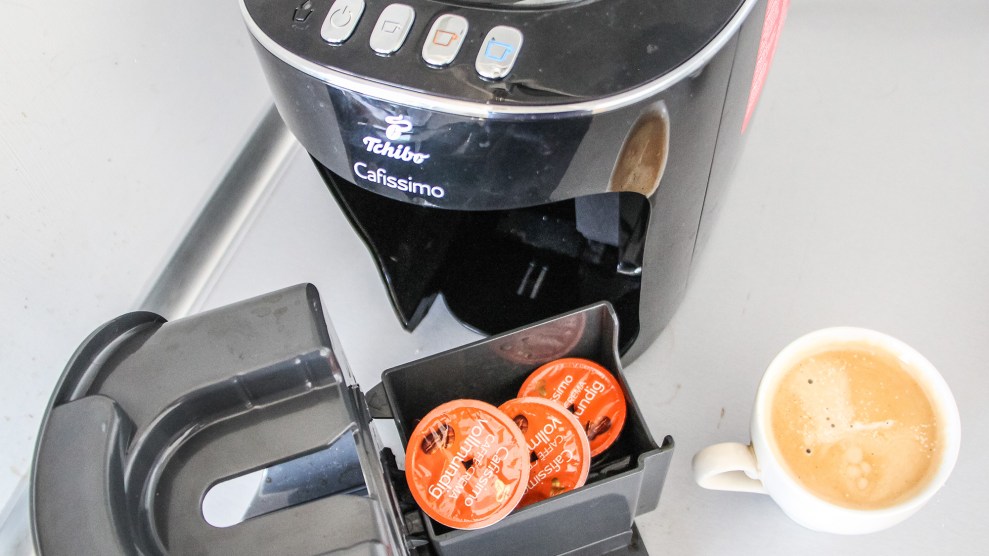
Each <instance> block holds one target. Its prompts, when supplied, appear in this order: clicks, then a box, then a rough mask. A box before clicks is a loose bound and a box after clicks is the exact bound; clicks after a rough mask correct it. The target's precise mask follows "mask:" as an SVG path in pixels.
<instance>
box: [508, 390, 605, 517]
mask: <svg viewBox="0 0 989 556" xmlns="http://www.w3.org/2000/svg"><path fill="white" fill-rule="evenodd" d="M498 409H500V410H501V411H503V412H504V413H505V415H508V417H510V418H511V419H512V420H513V421H514V422H515V424H516V425H518V427H519V429H520V430H521V431H522V435H523V436H525V441H526V448H527V450H528V451H529V462H530V463H531V468H530V469H529V482H528V485H527V486H526V491H525V495H524V496H523V497H522V501H521V502H519V507H522V506H528V505H529V504H533V503H535V502H538V501H540V500H545V499H546V498H550V497H552V496H556V495H558V494H562V493H564V492H567V491H570V490H573V489H575V488H578V487H581V486H584V483H585V482H587V473H588V471H589V470H590V465H591V446H590V444H589V443H588V441H587V434H586V433H585V432H584V429H583V427H581V425H580V422H579V421H577V418H576V417H574V416H573V414H572V413H570V412H569V411H567V410H566V409H564V408H563V406H561V405H560V404H558V403H555V402H552V401H549V400H547V399H544V398H535V397H532V398H516V399H514V400H509V401H507V402H505V403H503V404H502V405H501V406H500V407H499V408H498Z"/></svg>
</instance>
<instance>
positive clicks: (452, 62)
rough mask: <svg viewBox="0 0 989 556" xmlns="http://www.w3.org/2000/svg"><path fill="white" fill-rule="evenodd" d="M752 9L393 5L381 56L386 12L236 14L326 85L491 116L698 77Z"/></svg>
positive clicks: (617, 99) (327, 8) (341, 5)
mask: <svg viewBox="0 0 989 556" xmlns="http://www.w3.org/2000/svg"><path fill="white" fill-rule="evenodd" d="M756 3H757V0H703V1H697V0H665V1H662V2H642V1H641V0H597V1H580V2H571V1H565V0H561V1H553V0H550V1H549V2H538V1H536V2H512V1H510V0H454V1H452V2H438V1H434V0H404V1H403V3H402V4H401V5H402V6H403V7H405V8H409V9H410V10H411V12H412V13H413V14H414V17H413V18H411V19H405V20H403V21H411V23H409V24H408V25H410V27H409V28H406V27H402V28H401V32H402V33H407V35H404V38H403V39H402V42H401V45H399V46H398V47H397V48H395V49H394V50H391V51H390V52H389V53H387V54H382V53H381V50H375V49H373V48H372V47H371V46H370V45H371V43H372V42H375V43H377V41H378V39H380V38H381V35H382V33H384V32H385V29H386V28H388V29H397V27H394V26H393V27H389V26H388V24H389V21H390V20H389V19H388V18H387V14H385V12H384V10H385V8H386V7H388V8H390V7H392V6H394V5H395V4H386V3H381V4H378V3H375V4H373V5H370V4H367V5H366V4H365V2H364V0H335V1H332V2H331V1H330V0H323V1H320V2H317V1H315V0H306V1H305V2H303V3H301V5H300V2H299V1H298V0H276V1H270V0H241V11H242V14H243V16H244V20H245V22H246V23H247V27H248V29H249V31H250V32H251V34H252V36H253V37H254V39H255V40H256V41H257V43H258V44H259V45H260V46H261V47H262V48H264V49H265V50H267V51H268V52H270V53H271V54H272V55H274V56H275V57H276V58H278V59H280V60H281V61H282V62H285V63H286V64H287V65H288V66H289V67H290V68H294V70H297V71H301V72H303V73H305V74H308V75H310V76H312V77H314V78H316V79H318V80H321V81H323V82H326V83H328V84H330V85H332V86H334V87H337V88H340V89H345V90H348V91H354V92H357V93H360V94H363V95H367V96H370V97H374V98H377V99H381V100H385V101H388V102H394V103H398V104H404V105H407V106H415V107H419V108H424V109H429V110H435V111H438V112H445V113H450V114H459V115H465V116H476V117H495V116H498V115H512V114H516V115H520V114H557V113H571V112H591V113H597V112H605V111H609V110H614V109H617V108H621V107H623V106H627V105H630V104H633V103H635V102H638V101H641V100H643V99H646V98H649V97H651V96H653V95H655V94H657V93H659V92H661V91H663V90H665V89H666V88H668V87H669V86H671V85H673V84H674V83H677V82H678V81H680V80H682V79H684V78H685V77H687V76H689V75H691V74H693V73H695V72H697V71H699V70H701V69H702V68H703V67H704V65H706V64H707V63H708V61H710V60H711V58H712V57H713V56H714V55H715V54H717V53H718V52H719V51H720V50H721V49H722V48H723V47H724V46H725V45H726V44H728V42H729V41H730V40H731V38H732V37H733V36H734V35H735V33H736V32H737V31H738V29H739V27H740V26H741V24H742V23H743V22H744V21H745V19H746V18H747V17H748V15H749V13H750V12H751V11H752V9H753V8H754V7H755V5H756ZM358 8H359V9H358ZM299 10H302V11H299ZM406 13H408V11H406ZM341 14H344V15H347V16H349V15H353V16H354V17H346V18H345V19H346V22H347V25H346V33H343V34H342V33H340V32H339V31H338V28H336V27H334V25H335V23H334V22H340V21H343V19H341V18H344V15H341ZM335 17H336V18H337V19H334V18H335ZM446 20H449V21H450V22H451V23H450V24H451V25H453V24H455V27H456V28H455V29H454V27H449V26H448V25H446V24H445V23H443V22H444V21H446ZM327 26H329V27H330V28H332V29H331V31H330V35H332V36H330V35H327V34H326V33H324V32H323V30H324V28H326V27H327ZM344 34H345V35H346V36H345V37H344V36H343V35H344ZM328 37H329V38H328ZM434 43H435V44H434Z"/></svg>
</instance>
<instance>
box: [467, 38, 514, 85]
mask: <svg viewBox="0 0 989 556" xmlns="http://www.w3.org/2000/svg"><path fill="white" fill-rule="evenodd" d="M521 48H522V32H521V31H519V30H518V29H516V28H514V27H508V26H507V25H499V26H497V27H495V28H494V29H492V30H490V31H488V34H487V36H485V37H484V42H483V43H481V50H480V51H479V52H478V53H477V60H475V61H474V69H475V70H477V73H478V75H480V76H481V77H487V78H488V79H501V78H503V77H505V76H506V75H508V73H509V72H510V71H512V67H513V66H514V65H515V59H516V58H517V57H518V55H519V49H521Z"/></svg>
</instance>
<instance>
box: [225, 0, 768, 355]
mask: <svg viewBox="0 0 989 556" xmlns="http://www.w3.org/2000/svg"><path fill="white" fill-rule="evenodd" d="M765 5H766V2H765V0H704V1H697V0H663V1H649V2H646V1H642V0H582V1H580V0H448V1H443V2H439V1H433V0H405V1H403V2H402V3H389V2H379V1H371V0H367V1H365V0H336V1H331V0H242V11H243V15H244V19H245V21H246V22H247V27H248V29H249V30H250V33H251V35H252V37H253V38H254V41H255V45H256V47H257V48H256V49H257V52H258V54H259V56H260V59H261V62H262V66H263V68H264V71H265V74H266V76H267V78H268V82H269V83H270V85H271V88H272V90H273V92H274V97H275V103H276V105H277V107H278V111H279V113H280V114H281V116H282V118H283V119H284V120H285V122H286V123H287V124H288V127H289V128H290V129H291V131H292V132H293V133H294V134H295V136H296V137H297V138H298V139H299V141H300V142H301V143H302V145H303V146H304V147H305V148H306V149H307V150H308V151H309V153H310V154H311V155H312V157H313V159H314V161H315V163H316V165H317V167H318V169H319V171H320V173H321V174H322V176H323V178H324V180H325V182H326V185H327V186H328V188H329V189H330V191H331V192H332V193H333V195H334V196H335V197H336V199H337V201H338V202H339V204H340V205H341V206H342V207H343V209H344V212H345V213H346V214H347V216H348V217H349V219H350V221H351V223H352V224H353V226H354V228H355V229H356V230H357V231H358V233H359V234H360V235H361V237H362V238H363V239H364V241H365V242H366V243H367V245H368V247H369V249H370V250H371V252H372V253H373V255H374V257H375V259H376V262H377V264H378V267H379V269H380V271H381V275H382V277H383V279H384V281H385V284H386V285H387V289H388V292H389V295H390V296H391V300H392V303H393V305H394V307H395V310H396V313H397V314H398V316H399V318H400V319H401V321H402V323H403V324H404V326H405V327H406V328H408V329H413V328H415V326H416V325H417V324H418V323H419V322H420V320H421V319H422V318H423V316H424V315H425V313H426V312H427V311H428V309H429V307H430V305H431V304H432V302H433V300H434V299H435V297H436V296H437V295H438V294H442V295H443V296H444V298H445V301H446V304H447V306H448V307H449V309H450V311H451V312H452V313H453V314H454V315H455V316H456V317H457V318H458V319H459V320H460V321H461V322H463V323H464V324H465V325H467V326H469V327H471V328H474V329H476V330H478V331H480V332H483V333H498V332H502V331H505V330H509V329H512V328H515V327H517V326H522V325H525V324H527V323H531V322H534V321H536V320H539V319H543V318H547V317H549V316H551V315H556V314H559V313H562V312H565V311H569V310H573V309H575V308H577V307H581V306H584V305H586V304H588V303H592V302H596V301H599V300H606V301H609V302H610V303H611V304H612V305H613V306H614V307H615V309H616V311H617V313H618V315H619V319H620V321H621V331H622V335H621V338H620V350H621V352H622V353H623V358H624V359H625V360H626V361H629V360H630V359H631V358H634V357H635V356H636V355H638V354H639V353H640V352H641V351H642V350H644V349H645V347H647V346H648V344H649V343H650V342H652V340H653V339H655V337H656V336H657V335H658V334H659V332H660V331H661V330H662V328H663V327H664V326H665V325H666V323H667V322H668V321H669V319H670V318H671V316H672V314H673V311H674V310H675V308H676V306H677V304H678V302H679V300H680V298H681V296H682V292H683V290H684V286H685V283H686V279H687V271H688V269H689V267H690V264H691V260H692V258H693V256H694V252H695V249H696V247H697V245H698V238H699V237H700V236H703V235H704V234H703V228H704V227H705V226H706V225H707V224H708V223H709V221H710V220H711V218H710V216H711V213H712V212H713V209H714V208H715V205H716V204H717V201H718V198H719V194H720V192H721V190H722V188H723V187H724V184H725V180H726V177H727V174H728V171H729V169H730V166H731V164H732V160H733V158H734V154H735V153H736V151H737V150H738V146H739V143H740V139H741V128H742V119H743V116H744V113H745V111H746V105H747V103H746V101H747V100H748V99H749V96H750V90H751V89H752V83H753V72H754V68H755V65H756V50H757V46H758V43H759V39H760V33H761V31H762V26H763V19H764V13H765Z"/></svg>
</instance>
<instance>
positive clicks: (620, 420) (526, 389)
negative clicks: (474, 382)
mask: <svg viewBox="0 0 989 556" xmlns="http://www.w3.org/2000/svg"><path fill="white" fill-rule="evenodd" d="M527 396H538V397H540V398H547V399H550V400H553V401H555V402H557V403H559V404H560V405H562V406H563V407H564V408H566V409H567V410H569V411H570V412H572V413H573V414H574V416H576V417H577V420H578V421H580V424H581V426H582V427H583V428H584V430H585V431H586V432H587V439H588V441H589V442H590V444H591V455H592V456H596V455H598V454H600V453H601V452H603V451H605V450H606V449H608V447H609V446H611V445H612V444H613V443H614V442H615V440H617V439H618V435H619V433H621V430H622V426H624V425H625V413H626V408H625V394H623V393H622V388H621V385H620V384H619V383H618V380H617V379H615V377H614V376H613V375H612V374H611V373H609V372H608V371H607V370H605V369H604V367H602V366H600V365H598V364H597V363H595V362H593V361H589V360H587V359H580V358H575V357H571V358H566V359H557V360H556V361H550V362H549V363H546V364H545V365H543V366H542V367H539V368H538V369H536V370H535V371H533V373H532V374H531V375H529V378H527V379H526V380H525V382H524V383H523V384H522V388H520V389H519V397H520V398H524V397H527Z"/></svg>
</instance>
